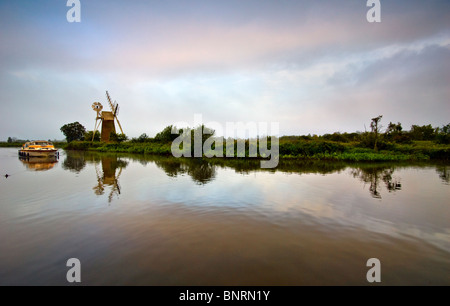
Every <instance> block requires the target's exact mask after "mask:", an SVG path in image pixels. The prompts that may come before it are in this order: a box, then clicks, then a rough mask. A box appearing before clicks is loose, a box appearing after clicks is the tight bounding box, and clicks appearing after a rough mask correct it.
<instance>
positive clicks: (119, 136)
mask: <svg viewBox="0 0 450 306" xmlns="http://www.w3.org/2000/svg"><path fill="white" fill-rule="evenodd" d="M109 140H111V141H114V142H119V143H120V142H123V141H125V140H128V137H127V136H126V135H125V134H117V133H115V132H111V134H110V136H109Z"/></svg>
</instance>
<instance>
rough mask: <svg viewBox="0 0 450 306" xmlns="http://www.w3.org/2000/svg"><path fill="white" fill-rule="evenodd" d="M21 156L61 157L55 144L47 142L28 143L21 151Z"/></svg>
mask: <svg viewBox="0 0 450 306" xmlns="http://www.w3.org/2000/svg"><path fill="white" fill-rule="evenodd" d="M19 156H24V157H49V156H59V152H58V149H56V148H55V146H54V145H53V143H51V142H49V141H45V140H36V141H27V142H25V143H24V144H23V146H22V148H21V149H20V150H19Z"/></svg>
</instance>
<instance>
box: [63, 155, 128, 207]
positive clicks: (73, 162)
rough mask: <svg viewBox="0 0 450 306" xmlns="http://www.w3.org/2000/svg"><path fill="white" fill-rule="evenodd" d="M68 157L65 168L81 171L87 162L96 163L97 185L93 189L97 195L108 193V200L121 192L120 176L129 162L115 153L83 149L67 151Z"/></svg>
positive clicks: (64, 164) (64, 163)
mask: <svg viewBox="0 0 450 306" xmlns="http://www.w3.org/2000/svg"><path fill="white" fill-rule="evenodd" d="M66 153H67V154H66V158H65V160H64V162H63V163H62V168H63V169H64V170H69V171H71V172H75V173H80V172H81V170H83V169H84V168H85V167H86V165H87V164H94V167H95V173H96V176H97V185H96V186H94V187H93V188H92V189H93V190H94V193H95V194H96V195H99V196H100V195H103V194H105V193H106V192H107V193H108V202H111V201H112V200H113V198H114V196H115V195H116V196H117V197H118V196H119V195H120V193H121V188H120V184H119V177H120V175H121V174H122V170H123V169H124V168H125V167H127V165H128V162H127V161H125V160H123V159H121V158H120V157H118V156H117V155H115V154H111V155H110V154H102V153H93V152H82V151H69V152H66Z"/></svg>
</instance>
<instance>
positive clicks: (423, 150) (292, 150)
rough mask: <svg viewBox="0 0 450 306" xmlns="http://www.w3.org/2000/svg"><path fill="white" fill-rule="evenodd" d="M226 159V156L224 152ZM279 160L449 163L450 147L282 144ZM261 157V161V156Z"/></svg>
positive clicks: (134, 148)
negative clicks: (428, 161) (381, 148)
mask: <svg viewBox="0 0 450 306" xmlns="http://www.w3.org/2000/svg"><path fill="white" fill-rule="evenodd" d="M251 145H252V144H251ZM253 145H254V144H253ZM63 148H64V149H68V150H82V151H96V152H116V153H137V154H157V155H172V152H171V143H164V142H157V141H151V142H143V143H133V142H122V143H102V142H88V141H73V142H71V143H68V144H66V145H64V146H63ZM236 151H237V150H235V152H234V157H236V156H237V153H236ZM224 156H226V154H225V151H224ZM245 156H246V157H248V156H249V151H248V142H247V143H246V152H245ZM279 156H280V159H305V160H337V161H416V160H448V159H450V158H449V157H450V145H447V144H436V143H434V142H432V141H413V142H412V143H411V144H397V143H393V144H389V145H388V146H386V148H385V149H384V150H379V151H375V150H373V149H369V148H363V147H360V146H359V144H358V143H341V142H334V141H315V140H298V141H291V142H280V144H279ZM258 157H259V158H262V156H259V155H258Z"/></svg>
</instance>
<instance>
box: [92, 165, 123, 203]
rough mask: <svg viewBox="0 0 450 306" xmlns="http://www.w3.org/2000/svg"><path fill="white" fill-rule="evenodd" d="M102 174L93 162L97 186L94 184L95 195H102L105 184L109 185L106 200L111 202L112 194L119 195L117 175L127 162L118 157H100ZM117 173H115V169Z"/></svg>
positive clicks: (118, 175)
mask: <svg viewBox="0 0 450 306" xmlns="http://www.w3.org/2000/svg"><path fill="white" fill-rule="evenodd" d="M101 164H102V170H103V174H102V173H101V172H100V169H99V167H98V164H97V163H96V164H95V172H96V174H97V186H95V187H94V188H93V189H94V192H95V194H96V195H102V194H104V192H105V185H106V186H110V187H111V190H110V192H109V195H108V202H111V201H112V199H113V196H114V194H116V195H117V196H119V194H120V185H119V177H120V175H121V174H122V169H124V168H125V167H126V166H127V165H128V162H126V161H124V160H121V159H118V158H117V156H115V157H107V158H102V161H101ZM117 169H119V170H118V173H117V175H116V170H117Z"/></svg>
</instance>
